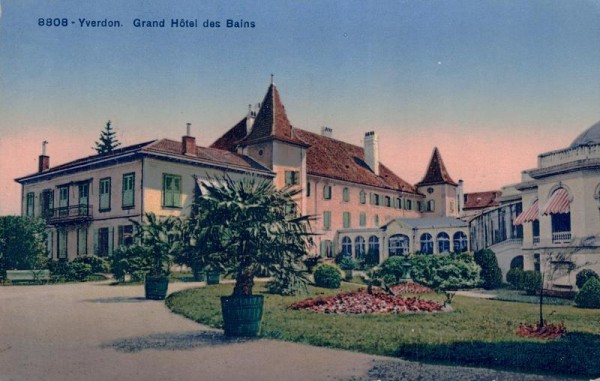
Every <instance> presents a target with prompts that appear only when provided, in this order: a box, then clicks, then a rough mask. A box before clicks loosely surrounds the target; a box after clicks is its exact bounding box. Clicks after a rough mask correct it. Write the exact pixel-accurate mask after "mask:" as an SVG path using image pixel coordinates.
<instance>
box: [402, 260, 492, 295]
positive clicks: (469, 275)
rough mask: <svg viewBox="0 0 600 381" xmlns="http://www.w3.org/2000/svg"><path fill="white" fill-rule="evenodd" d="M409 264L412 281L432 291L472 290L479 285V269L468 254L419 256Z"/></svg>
mask: <svg viewBox="0 0 600 381" xmlns="http://www.w3.org/2000/svg"><path fill="white" fill-rule="evenodd" d="M411 262H412V268H411V274H412V278H413V280H414V281H415V282H417V283H420V284H423V285H425V286H428V287H430V288H433V289H438V290H457V289H461V288H474V287H477V286H479V285H480V283H481V280H480V277H479V272H480V271H481V268H480V267H479V266H478V265H477V263H475V260H474V259H473V255H471V254H469V253H464V254H460V255H455V254H441V255H419V256H415V257H413V258H412V260H411Z"/></svg>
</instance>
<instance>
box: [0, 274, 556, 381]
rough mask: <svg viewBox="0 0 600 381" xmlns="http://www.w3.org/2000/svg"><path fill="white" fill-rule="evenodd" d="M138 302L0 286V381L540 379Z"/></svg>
mask: <svg viewBox="0 0 600 381" xmlns="http://www.w3.org/2000/svg"><path fill="white" fill-rule="evenodd" d="M197 286H199V284H194V283H173V284H171V285H170V291H177V290H180V289H183V288H188V287H197ZM142 296H143V287H142V286H119V287H115V286H109V285H107V284H106V283H81V284H67V285H49V286H21V287H16V286H13V287H0V380H1V381H9V380H15V381H22V380H23V381H35V380H61V381H68V380H77V381H80V380H185V379H187V380H244V381H253V380H261V381H262V380H303V381H306V380H357V381H358V380H361V381H362V380H377V379H381V380H386V381H387V380H444V379H448V380H450V379H452V380H458V379H460V380H462V379H467V380H494V379H495V380H504V379H506V380H509V379H510V380H541V379H549V378H539V377H537V378H536V377H534V376H529V375H523V374H517V373H510V374H509V373H502V372H497V371H490V370H487V369H472V368H459V367H443V366H435V365H422V364H419V363H415V362H408V361H402V360H394V359H389V358H385V357H378V356H371V355H366V354H361V353H354V352H348V351H338V350H332V349H326V348H318V347H311V346H306V345H301V344H295V343H286V342H279V341H272V340H243V339H228V338H226V337H224V336H223V334H222V331H220V330H215V329H211V328H209V327H206V326H202V325H199V324H196V323H194V322H192V321H190V320H187V319H185V318H183V317H180V316H178V315H175V314H172V313H171V312H170V311H168V309H167V308H166V307H165V305H164V303H163V302H161V301H147V300H145V299H143V298H142ZM502 377H504V378H502Z"/></svg>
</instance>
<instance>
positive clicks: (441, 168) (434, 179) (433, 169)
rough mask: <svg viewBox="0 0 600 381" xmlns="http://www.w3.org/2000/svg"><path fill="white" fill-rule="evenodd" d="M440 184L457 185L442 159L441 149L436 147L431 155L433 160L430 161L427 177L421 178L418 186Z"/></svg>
mask: <svg viewBox="0 0 600 381" xmlns="http://www.w3.org/2000/svg"><path fill="white" fill-rule="evenodd" d="M438 184H450V185H454V186H456V185H457V184H456V183H455V182H454V180H452V178H451V177H450V175H449V174H448V170H447V169H446V166H445V165H444V161H443V160H442V155H440V151H439V150H438V149H437V147H435V148H434V149H433V155H432V156H431V160H430V161H429V167H427V172H426V173H425V177H423V180H421V182H420V183H418V184H417V186H418V187H420V186H424V185H438Z"/></svg>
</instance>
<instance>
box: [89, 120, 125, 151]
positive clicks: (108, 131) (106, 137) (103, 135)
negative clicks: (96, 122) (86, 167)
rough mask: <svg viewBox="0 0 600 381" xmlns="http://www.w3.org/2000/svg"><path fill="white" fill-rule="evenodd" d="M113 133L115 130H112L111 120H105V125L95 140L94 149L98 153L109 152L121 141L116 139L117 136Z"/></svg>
mask: <svg viewBox="0 0 600 381" xmlns="http://www.w3.org/2000/svg"><path fill="white" fill-rule="evenodd" d="M115 135H116V133H115V131H113V128H112V125H111V122H110V120H109V121H108V122H106V126H104V129H103V130H102V131H101V132H100V139H99V140H98V141H96V142H95V143H96V148H94V149H95V150H96V152H98V154H99V155H103V154H106V153H111V152H112V151H114V150H115V149H116V148H117V147H118V146H120V145H121V143H120V142H119V141H118V140H117V137H116V136H115Z"/></svg>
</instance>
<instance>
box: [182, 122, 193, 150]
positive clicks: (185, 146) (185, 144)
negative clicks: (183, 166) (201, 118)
mask: <svg viewBox="0 0 600 381" xmlns="http://www.w3.org/2000/svg"><path fill="white" fill-rule="evenodd" d="M191 128H192V124H191V123H186V131H185V136H184V137H182V138H181V153H182V154H184V155H188V156H196V138H195V137H193V136H190V135H191Z"/></svg>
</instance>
